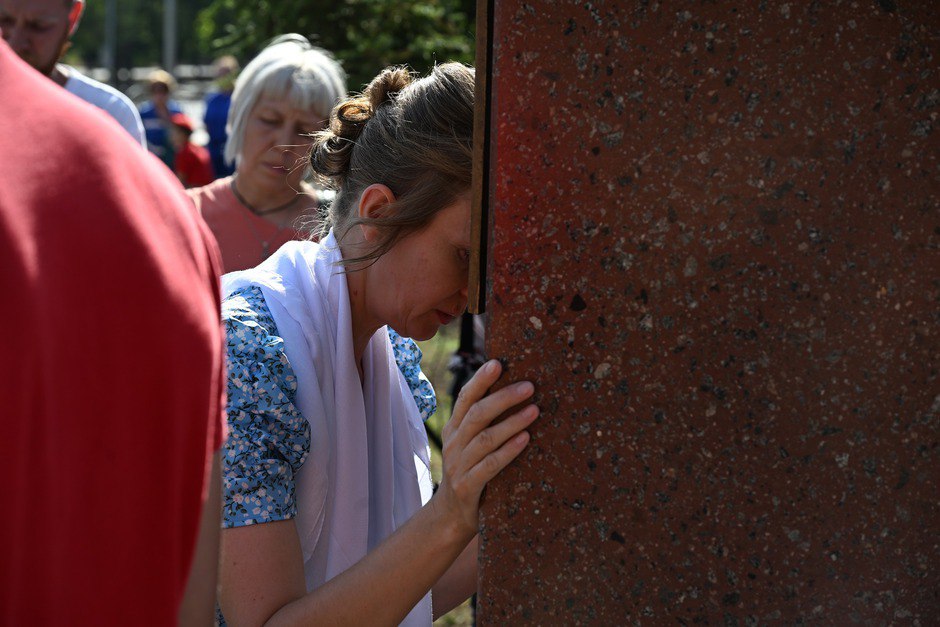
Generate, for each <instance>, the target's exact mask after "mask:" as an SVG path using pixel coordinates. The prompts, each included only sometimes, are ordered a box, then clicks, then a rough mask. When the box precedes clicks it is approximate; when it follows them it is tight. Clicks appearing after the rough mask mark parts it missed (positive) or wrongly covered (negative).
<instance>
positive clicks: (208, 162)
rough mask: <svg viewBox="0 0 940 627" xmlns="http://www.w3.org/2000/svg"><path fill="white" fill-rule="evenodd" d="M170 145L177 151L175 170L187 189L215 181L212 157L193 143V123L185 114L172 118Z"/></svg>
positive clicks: (177, 114)
mask: <svg viewBox="0 0 940 627" xmlns="http://www.w3.org/2000/svg"><path fill="white" fill-rule="evenodd" d="M170 122H171V124H172V126H171V127H170V143H172V144H173V150H174V151H176V160H175V161H174V162H173V169H174V170H175V171H176V176H178V177H179V179H180V181H181V182H182V183H183V185H184V186H185V187H202V186H203V185H208V184H209V183H211V182H212V181H214V180H215V174H214V173H213V171H212V157H211V156H210V155H209V151H208V150H206V149H205V148H203V147H202V146H197V145H196V144H194V143H192V142H191V141H189V140H190V138H191V137H192V134H193V122H192V120H190V119H189V116H188V115H186V114H185V113H174V114H173V115H171V116H170Z"/></svg>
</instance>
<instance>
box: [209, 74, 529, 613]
mask: <svg viewBox="0 0 940 627" xmlns="http://www.w3.org/2000/svg"><path fill="white" fill-rule="evenodd" d="M473 82H474V81H473V70H472V69H470V68H467V67H466V66H463V65H460V64H456V63H446V64H443V65H439V66H437V67H435V68H434V70H433V71H432V72H431V74H430V75H429V76H427V77H426V78H423V79H421V80H417V81H415V80H413V79H412V77H411V75H410V74H409V73H408V72H407V71H405V70H403V69H396V68H390V69H387V70H385V71H383V72H382V73H381V74H380V75H379V76H378V77H376V78H375V79H374V80H373V81H372V83H371V84H370V85H369V86H368V87H367V88H366V89H365V91H364V93H363V94H362V95H361V96H359V97H356V98H352V99H348V100H346V101H344V102H342V103H341V104H340V105H338V106H337V107H336V108H335V109H334V110H333V113H332V115H331V117H330V124H329V128H328V129H326V130H324V131H322V132H321V133H319V134H318V135H317V138H316V140H315V142H314V144H313V146H312V150H311V155H310V163H311V165H312V168H313V170H314V171H315V172H316V173H317V174H319V175H320V176H322V177H324V178H325V179H326V180H328V181H330V183H331V185H332V187H333V188H334V189H335V190H336V193H337V195H336V199H335V200H334V202H333V203H332V204H331V206H330V209H329V215H328V217H327V224H326V226H325V229H324V230H325V231H326V232H325V233H324V234H323V236H322V238H321V240H320V242H319V243H314V242H311V241H303V242H290V243H288V244H286V245H285V246H284V247H282V248H281V249H280V250H278V251H277V252H276V253H275V254H274V255H273V256H271V257H270V258H269V259H268V260H267V261H265V262H264V263H262V264H261V265H260V266H258V267H257V268H254V269H251V270H248V271H245V272H237V273H234V274H230V275H227V276H226V277H225V279H224V285H223V292H224V294H225V300H224V302H223V321H224V323H225V326H226V331H227V334H228V372H229V375H228V376H229V385H228V393H229V397H228V402H229V406H228V416H229V433H230V435H229V439H228V442H227V444H226V448H225V450H224V458H223V463H224V470H223V474H224V489H223V499H224V507H223V527H224V528H223V531H222V557H221V572H220V596H219V602H220V611H221V614H222V615H223V616H224V618H223V617H220V619H221V620H222V621H223V622H226V621H227V623H228V624H229V625H260V624H271V625H274V624H286V625H287V624H290V625H293V624H316V625H319V624H342V625H364V624H368V625H392V624H398V623H402V624H407V625H423V626H427V625H430V624H431V621H432V614H433V616H439V615H441V614H443V613H445V612H447V611H448V610H449V609H451V608H452V607H454V606H456V605H457V604H459V603H460V602H461V601H463V600H464V599H465V598H467V597H468V596H469V595H470V594H471V593H472V592H473V591H474V590H475V588H476V544H477V543H476V531H477V522H478V521H477V519H478V507H479V499H480V494H481V491H482V490H483V487H484V486H485V484H486V483H487V482H488V481H489V480H490V479H492V478H493V477H494V476H495V475H496V474H498V473H499V472H500V471H501V470H502V469H503V468H504V467H505V466H506V465H507V464H508V463H509V462H510V461H512V460H513V459H514V458H515V457H516V456H517V455H518V454H519V453H520V452H521V451H522V450H523V448H524V447H525V446H526V444H527V442H528V439H529V436H528V433H527V432H526V431H525V429H526V428H527V427H528V426H529V425H530V424H531V423H532V421H533V420H535V418H536V416H537V415H538V409H537V408H536V407H535V405H532V404H531V402H530V400H529V399H530V397H531V395H532V393H533V386H532V384H531V383H529V382H520V383H516V384H514V385H510V386H507V387H505V388H503V389H500V390H499V391H497V392H494V393H492V394H488V393H487V391H488V389H489V388H490V386H492V385H493V384H494V383H495V382H496V380H497V379H498V378H499V376H500V373H501V368H500V365H499V363H498V362H497V361H490V362H488V363H487V364H486V365H485V366H484V367H483V368H481V370H480V371H479V372H478V373H477V374H476V375H475V376H474V377H473V379H471V380H470V382H469V383H468V384H467V385H466V386H465V387H464V390H463V391H462V393H461V395H460V398H459V400H458V402H457V404H456V407H455V410H454V413H453V417H452V419H451V421H450V422H449V423H448V424H447V425H446V426H445V428H444V435H443V437H444V459H443V479H442V482H441V485H440V487H439V489H438V490H437V491H436V492H435V493H434V494H433V496H432V490H431V477H430V470H429V459H428V455H429V450H428V446H427V439H426V434H425V431H424V428H423V425H422V423H421V413H422V408H421V407H419V404H421V398H420V394H418V393H417V392H414V391H413V390H412V389H411V385H412V384H413V380H412V378H411V377H409V376H406V375H404V374H402V373H401V372H400V370H399V367H398V366H397V365H396V362H395V358H394V355H393V350H392V347H391V345H390V339H389V333H388V331H387V329H388V327H394V328H395V329H397V330H398V331H399V332H400V333H401V334H402V335H404V336H407V337H413V338H416V339H419V340H420V339H428V338H430V337H432V336H433V335H434V334H435V333H436V332H437V330H438V328H439V327H440V326H441V325H443V324H446V323H447V322H449V321H450V320H452V319H453V318H454V317H455V316H457V315H459V314H460V312H461V311H463V310H464V308H465V307H466V304H467V275H468V261H469V248H470V163H471V136H472V126H473V122H472V120H473ZM405 370H407V369H405ZM517 405H522V406H523V408H522V409H520V410H518V411H516V412H515V413H513V414H512V415H511V416H510V417H509V418H508V419H506V420H504V421H502V422H499V423H498V424H491V423H492V421H493V420H494V419H495V418H496V417H497V416H498V415H500V414H502V413H503V412H505V411H506V410H508V409H510V408H511V407H514V406H517ZM432 590H433V597H432ZM432 599H433V606H432Z"/></svg>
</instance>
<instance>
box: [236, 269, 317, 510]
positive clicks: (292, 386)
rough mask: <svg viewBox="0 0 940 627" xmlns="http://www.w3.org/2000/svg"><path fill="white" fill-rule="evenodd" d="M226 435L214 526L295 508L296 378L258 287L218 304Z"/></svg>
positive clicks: (300, 446) (302, 434) (302, 424)
mask: <svg viewBox="0 0 940 627" xmlns="http://www.w3.org/2000/svg"><path fill="white" fill-rule="evenodd" d="M222 322H223V324H224V326H225V333H226V347H227V351H226V353H227V355H226V366H227V368H228V408H227V410H228V427H229V436H228V440H227V441H226V443H225V448H224V450H223V457H222V480H223V493H222V494H223V504H222V527H223V528H229V527H241V526H245V525H252V524H256V523H264V522H270V521H275V520H287V519H290V518H294V517H295V516H296V514H297V506H296V496H295V494H294V477H295V476H296V474H297V472H298V471H299V470H300V467H301V465H302V464H303V463H304V460H305V459H306V457H307V454H308V453H309V451H310V426H309V424H308V423H307V420H306V419H305V418H304V417H303V415H301V413H300V411H299V410H298V409H297V407H296V406H295V405H294V395H295V394H296V392H297V379H296V377H295V376H294V372H293V370H292V369H291V365H290V363H289V362H288V360H287V356H286V355H285V354H284V340H283V339H281V338H280V337H279V336H278V335H277V327H276V325H275V324H274V320H273V318H272V317H271V314H270V312H269V310H268V307H267V304H266V303H265V301H264V296H263V295H262V293H261V290H260V289H258V288H256V287H248V288H243V289H241V290H238V291H236V292H235V293H233V294H232V295H231V296H229V297H228V298H227V299H225V301H224V302H223V303H222Z"/></svg>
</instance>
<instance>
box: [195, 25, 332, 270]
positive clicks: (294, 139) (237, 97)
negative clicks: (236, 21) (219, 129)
mask: <svg viewBox="0 0 940 627" xmlns="http://www.w3.org/2000/svg"><path fill="white" fill-rule="evenodd" d="M345 93H346V76H345V73H344V72H343V70H342V68H341V67H340V66H339V63H337V61H336V60H335V59H334V58H333V57H332V55H330V54H329V53H328V52H326V51H325V50H321V49H319V48H316V47H314V46H312V45H311V44H310V42H309V41H307V39H306V38H304V37H303V36H301V35H295V34H291V35H282V36H280V37H278V38H277V39H275V40H274V41H273V42H272V43H271V44H269V45H268V46H267V47H266V48H265V49H264V50H262V51H261V53H260V54H258V56H257V57H255V58H254V59H253V60H252V61H251V62H250V63H249V64H248V65H247V66H245V69H244V71H242V73H241V74H240V75H239V77H238V80H237V81H236V82H235V91H234V93H233V94H232V107H231V109H230V110H229V117H228V132H229V137H228V143H227V144H226V147H225V158H226V160H228V161H234V162H235V174H233V175H232V176H230V177H225V178H221V179H218V180H216V181H215V182H214V183H212V184H210V185H207V186H205V187H200V188H195V189H191V190H189V192H188V193H189V195H190V197H191V198H192V199H193V203H194V204H195V205H196V208H197V209H198V210H199V212H200V213H201V214H202V217H203V218H204V219H205V221H206V223H207V224H208V225H209V228H211V229H212V232H213V234H214V235H215V237H216V240H217V241H218V242H219V248H220V249H221V250H222V265H223V266H224V270H225V272H233V271H235V270H244V269H246V268H251V267H254V266H256V265H258V264H259V263H261V262H262V261H264V260H265V259H267V258H268V256H269V255H271V254H272V253H273V252H274V251H276V250H277V249H278V248H280V247H281V246H282V245H283V244H285V243H286V242H288V241H290V240H295V239H306V238H307V237H308V236H309V227H310V226H311V223H312V222H314V221H315V219H316V218H317V216H318V212H319V211H320V210H321V208H322V207H323V206H325V205H326V204H328V202H329V200H330V198H331V197H332V196H331V195H330V194H329V193H327V192H325V191H323V190H320V189H317V188H315V187H314V186H313V185H311V184H310V183H309V182H308V181H307V180H305V175H306V173H307V167H306V163H305V161H304V158H305V157H306V154H307V151H308V149H309V147H310V144H311V142H312V141H313V134H314V133H316V132H317V131H319V130H321V129H322V128H323V127H324V125H325V124H326V120H327V118H329V115H330V110H331V109H332V108H333V105H335V104H336V103H337V102H338V101H339V100H340V98H342V97H343V96H344V95H345ZM305 227H306V228H305Z"/></svg>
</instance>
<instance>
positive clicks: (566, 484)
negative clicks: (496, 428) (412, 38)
mask: <svg viewBox="0 0 940 627" xmlns="http://www.w3.org/2000/svg"><path fill="white" fill-rule="evenodd" d="M493 11H494V14H493V23H494V26H493V36H494V41H495V46H494V50H493V51H492V55H493V56H492V58H493V66H494V71H493V75H492V94H491V106H492V126H491V129H490V132H491V137H492V142H493V145H492V152H491V168H490V172H491V183H490V189H489V206H490V222H491V223H490V225H489V229H490V234H489V238H490V240H489V241H490V247H489V268H488V277H487V282H488V300H487V306H488V315H489V322H488V324H489V330H488V331H489V335H488V352H489V354H490V355H491V356H500V357H505V358H506V360H507V364H508V366H509V372H510V376H509V377H508V378H509V379H511V380H517V379H520V378H531V379H533V380H534V381H536V382H537V385H538V395H537V399H538V402H539V404H540V406H541V407H542V409H543V416H542V418H540V420H539V421H538V422H537V423H536V426H535V427H533V429H532V432H533V440H532V443H531V445H530V448H529V449H528V451H527V452H526V453H525V454H524V455H523V456H522V458H521V460H520V461H519V462H518V463H516V464H515V465H514V466H513V467H511V468H510V469H509V470H508V471H507V472H505V473H504V474H503V475H502V476H501V477H500V478H499V479H498V480H497V481H495V482H494V483H493V484H492V485H491V486H490V487H489V488H488V493H487V495H486V500H485V503H484V509H483V517H482V538H483V544H482V551H481V565H482V571H481V581H480V601H479V619H480V623H481V624H482V625H550V624H566V625H577V624H592V625H627V624H644V625H659V624H723V625H757V624H767V623H773V624H806V623H813V624H837V625H845V624H862V625H887V624H915V625H918V624H919V625H936V624H938V622H937V621H938V620H940V618H938V617H940V597H938V589H940V576H938V562H940V559H938V557H940V550H938V543H940V507H938V500H940V491H938V479H940V465H938V450H937V443H938V431H940V427H938V423H940V418H938V409H940V396H938V394H940V383H938V376H937V370H938V346H937V333H938V329H940V325H938V322H940V320H938V317H940V314H938V310H940V306H938V295H940V258H938V252H937V245H938V240H940V222H938V216H937V206H938V191H940V186H938V180H940V170H938V165H940V164H938V152H940V149H938V144H940V142H938V128H937V126H938V119H937V116H938V113H940V76H938V56H937V55H938V50H940V18H938V15H940V8H938V5H937V4H936V3H935V2H933V1H928V0H924V1H921V2H904V1H901V0H898V1H889V0H882V1H863V0H858V1H856V2H846V1H843V2H839V1H835V0H833V1H829V2H808V1H807V2H789V3H783V2H770V1H761V2H758V1H756V0H755V1H754V2H744V1H736V2H734V1H728V2H681V3H680V2H654V1H649V2H641V1H636V2H602V1H599V2H593V3H589V2H573V1H572V2H551V1H547V0H529V1H528V2H521V1H519V0H500V1H499V2H497V3H495V8H494V9H493Z"/></svg>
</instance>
